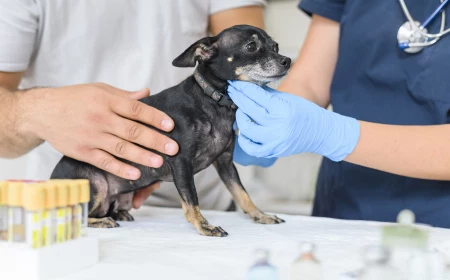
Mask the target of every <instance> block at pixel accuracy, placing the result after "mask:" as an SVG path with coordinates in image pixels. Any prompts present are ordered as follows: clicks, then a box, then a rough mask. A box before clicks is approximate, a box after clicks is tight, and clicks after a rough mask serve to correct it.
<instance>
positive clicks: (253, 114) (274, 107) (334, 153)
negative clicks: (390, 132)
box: [228, 81, 360, 161]
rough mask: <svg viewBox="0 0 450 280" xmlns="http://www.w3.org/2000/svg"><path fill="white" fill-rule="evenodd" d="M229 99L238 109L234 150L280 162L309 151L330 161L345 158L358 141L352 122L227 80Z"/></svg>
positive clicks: (298, 99) (297, 100)
mask: <svg viewBox="0 0 450 280" xmlns="http://www.w3.org/2000/svg"><path fill="white" fill-rule="evenodd" d="M229 84H230V86H229V87H228V94H229V95H230V97H231V99H232V100H233V101H234V103H235V104H236V105H237V106H238V107H239V109H238V110H237V112H236V122H237V125H238V127H239V130H240V135H239V137H238V142H239V145H240V146H241V147H242V149H243V150H244V151H245V152H246V153H248V154H249V155H252V156H257V157H282V156H289V155H292V154H297V153H303V152H310V153H316V154H320V155H323V156H325V157H327V158H329V159H331V160H333V161H341V160H343V159H344V158H345V157H347V155H349V154H350V153H351V152H352V151H353V149H354V148H355V147H356V144H357V143H358V140H359V133H360V128H359V123H358V121H357V120H355V119H353V118H349V117H345V116H342V115H339V114H337V113H333V112H331V111H328V110H325V109H324V108H322V107H320V106H318V105H316V104H315V103H313V102H310V101H308V100H306V99H303V98H301V97H298V96H295V95H292V94H288V93H284V92H279V91H276V90H274V89H271V88H269V87H267V86H264V87H260V86H258V85H255V84H252V83H248V82H241V81H230V82H229Z"/></svg>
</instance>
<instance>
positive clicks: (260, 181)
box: [0, 0, 321, 215]
mask: <svg viewBox="0 0 450 280" xmlns="http://www.w3.org/2000/svg"><path fill="white" fill-rule="evenodd" d="M298 3H299V1H298V0H269V1H268V6H267V9H266V15H265V17H266V27H267V31H268V33H269V34H270V35H271V36H272V37H273V38H274V39H275V40H276V41H277V42H278V43H279V46H280V53H282V54H284V55H286V56H288V57H290V58H292V59H293V60H294V61H295V58H296V56H297V54H298V51H299V49H300V47H301V45H302V44H303V40H304V37H305V35H306V32H307V26H308V24H309V20H310V19H309V17H308V16H307V15H305V14H304V13H302V12H301V11H300V10H299V9H298V8H297V5H298ZM272 86H274V87H276V85H272ZM320 161H321V157H319V156H317V155H311V154H302V155H296V156H291V157H287V158H283V159H279V160H278V161H277V162H276V163H275V165H274V166H272V167H270V168H267V169H263V168H256V167H242V166H238V169H239V173H240V175H241V179H242V181H243V184H244V185H245V187H246V189H247V190H248V192H249V193H250V195H251V197H252V199H253V200H254V201H255V203H256V204H257V205H258V207H259V208H261V209H262V210H264V211H269V212H277V213H288V214H301V215H309V214H310V212H311V202H312V199H313V196H314V187H315V182H316V179H317V172H318V167H319V165H320ZM21 166H22V163H21V161H14V164H13V162H12V161H9V160H4V159H0V172H1V174H7V177H9V178H16V177H19V175H17V174H18V171H19V170H20V168H21Z"/></svg>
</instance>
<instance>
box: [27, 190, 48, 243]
mask: <svg viewBox="0 0 450 280" xmlns="http://www.w3.org/2000/svg"><path fill="white" fill-rule="evenodd" d="M23 207H24V209H25V240H26V243H27V245H28V246H29V247H30V248H33V249H38V248H41V247H42V243H43V242H42V241H43V240H42V216H43V213H44V208H45V189H44V185H43V184H42V183H32V184H26V185H25V186H24V189H23Z"/></svg>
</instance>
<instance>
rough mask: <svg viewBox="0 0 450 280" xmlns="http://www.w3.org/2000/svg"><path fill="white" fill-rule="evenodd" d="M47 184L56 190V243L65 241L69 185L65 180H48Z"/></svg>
mask: <svg viewBox="0 0 450 280" xmlns="http://www.w3.org/2000/svg"><path fill="white" fill-rule="evenodd" d="M48 184H50V185H53V186H55V188H56V207H57V209H56V223H55V224H56V242H57V243H61V242H65V241H66V240H67V213H66V210H67V208H68V207H67V206H68V202H69V185H68V182H67V180H50V182H48Z"/></svg>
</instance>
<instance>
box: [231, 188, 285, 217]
mask: <svg viewBox="0 0 450 280" xmlns="http://www.w3.org/2000/svg"><path fill="white" fill-rule="evenodd" d="M229 189H230V192H231V194H232V195H233V199H234V200H235V201H236V202H237V204H238V205H239V207H241V209H242V210H243V211H244V212H245V213H247V214H248V215H249V216H250V217H251V218H252V219H253V220H254V221H255V222H257V223H260V224H280V223H284V220H283V219H280V218H278V217H277V216H274V215H267V214H264V213H263V212H262V211H261V210H259V209H258V208H257V207H256V206H255V204H254V203H253V201H252V200H251V199H250V196H249V195H248V193H247V192H246V191H245V190H244V189H243V188H242V187H241V186H240V185H239V184H236V183H235V184H232V186H231V187H230V188H229Z"/></svg>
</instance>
